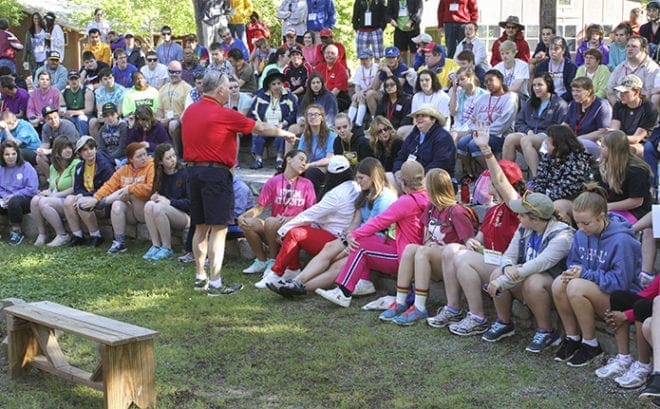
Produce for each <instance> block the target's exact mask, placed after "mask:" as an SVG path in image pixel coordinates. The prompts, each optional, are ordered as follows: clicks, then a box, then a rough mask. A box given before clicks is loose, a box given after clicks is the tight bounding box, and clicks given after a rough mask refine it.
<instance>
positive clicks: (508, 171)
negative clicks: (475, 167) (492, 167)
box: [483, 159, 523, 185]
mask: <svg viewBox="0 0 660 409" xmlns="http://www.w3.org/2000/svg"><path fill="white" fill-rule="evenodd" d="M497 163H499V164H500V168H502V172H504V176H505V177H506V180H508V181H509V183H511V184H512V185H514V184H516V183H517V182H521V181H522V180H523V174H522V171H521V170H520V166H518V164H517V163H515V162H512V161H510V160H506V159H501V160H499V161H498V162H497ZM483 175H484V176H488V177H490V171H489V170H486V171H485V172H484V173H483Z"/></svg>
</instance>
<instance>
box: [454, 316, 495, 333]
mask: <svg viewBox="0 0 660 409" xmlns="http://www.w3.org/2000/svg"><path fill="white" fill-rule="evenodd" d="M486 331H488V320H484V322H479V321H477V320H476V319H475V318H474V315H472V313H470V312H468V313H467V315H465V318H463V319H462V320H460V321H458V322H454V323H453V324H449V332H451V333H452V334H455V335H459V336H461V337H469V336H472V335H479V334H483V333H484V332H486Z"/></svg>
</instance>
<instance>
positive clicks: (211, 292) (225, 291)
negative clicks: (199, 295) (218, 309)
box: [206, 283, 243, 297]
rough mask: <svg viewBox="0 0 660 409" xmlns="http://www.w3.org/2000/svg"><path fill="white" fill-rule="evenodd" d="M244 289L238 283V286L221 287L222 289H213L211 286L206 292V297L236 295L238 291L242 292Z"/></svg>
mask: <svg viewBox="0 0 660 409" xmlns="http://www.w3.org/2000/svg"><path fill="white" fill-rule="evenodd" d="M242 288H243V284H240V283H237V284H232V285H230V286H224V285H223V286H221V287H213V286H212V285H209V288H208V289H207V290H206V295H208V296H209V297H217V296H219V295H231V294H236V293H237V292H238V291H240V290H241V289H242Z"/></svg>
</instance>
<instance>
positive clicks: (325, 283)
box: [305, 257, 348, 293]
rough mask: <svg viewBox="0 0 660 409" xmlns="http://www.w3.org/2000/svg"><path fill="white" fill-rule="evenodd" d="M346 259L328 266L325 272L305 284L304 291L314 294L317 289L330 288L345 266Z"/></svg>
mask: <svg viewBox="0 0 660 409" xmlns="http://www.w3.org/2000/svg"><path fill="white" fill-rule="evenodd" d="M347 260H348V257H343V258H341V259H339V260H337V261H335V262H334V263H332V265H330V267H329V268H328V270H327V271H325V272H323V273H321V274H319V275H317V276H316V277H314V278H312V279H311V280H309V281H308V282H307V283H305V289H306V290H307V292H308V293H312V292H314V290H316V289H317V288H330V286H332V285H333V284H334V282H335V280H336V279H337V277H339V272H341V269H342V268H343V267H344V265H345V264H346V261H347Z"/></svg>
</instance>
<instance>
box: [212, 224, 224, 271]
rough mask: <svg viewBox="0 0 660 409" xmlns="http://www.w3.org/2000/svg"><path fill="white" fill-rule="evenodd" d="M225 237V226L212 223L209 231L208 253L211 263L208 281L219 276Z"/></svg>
mask: <svg viewBox="0 0 660 409" xmlns="http://www.w3.org/2000/svg"><path fill="white" fill-rule="evenodd" d="M226 238H227V226H225V225H213V226H211V231H210V233H209V245H208V255H209V262H210V263H211V271H210V276H211V277H210V281H215V280H218V279H219V278H220V270H222V261H223V258H224V256H225V239H226Z"/></svg>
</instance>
